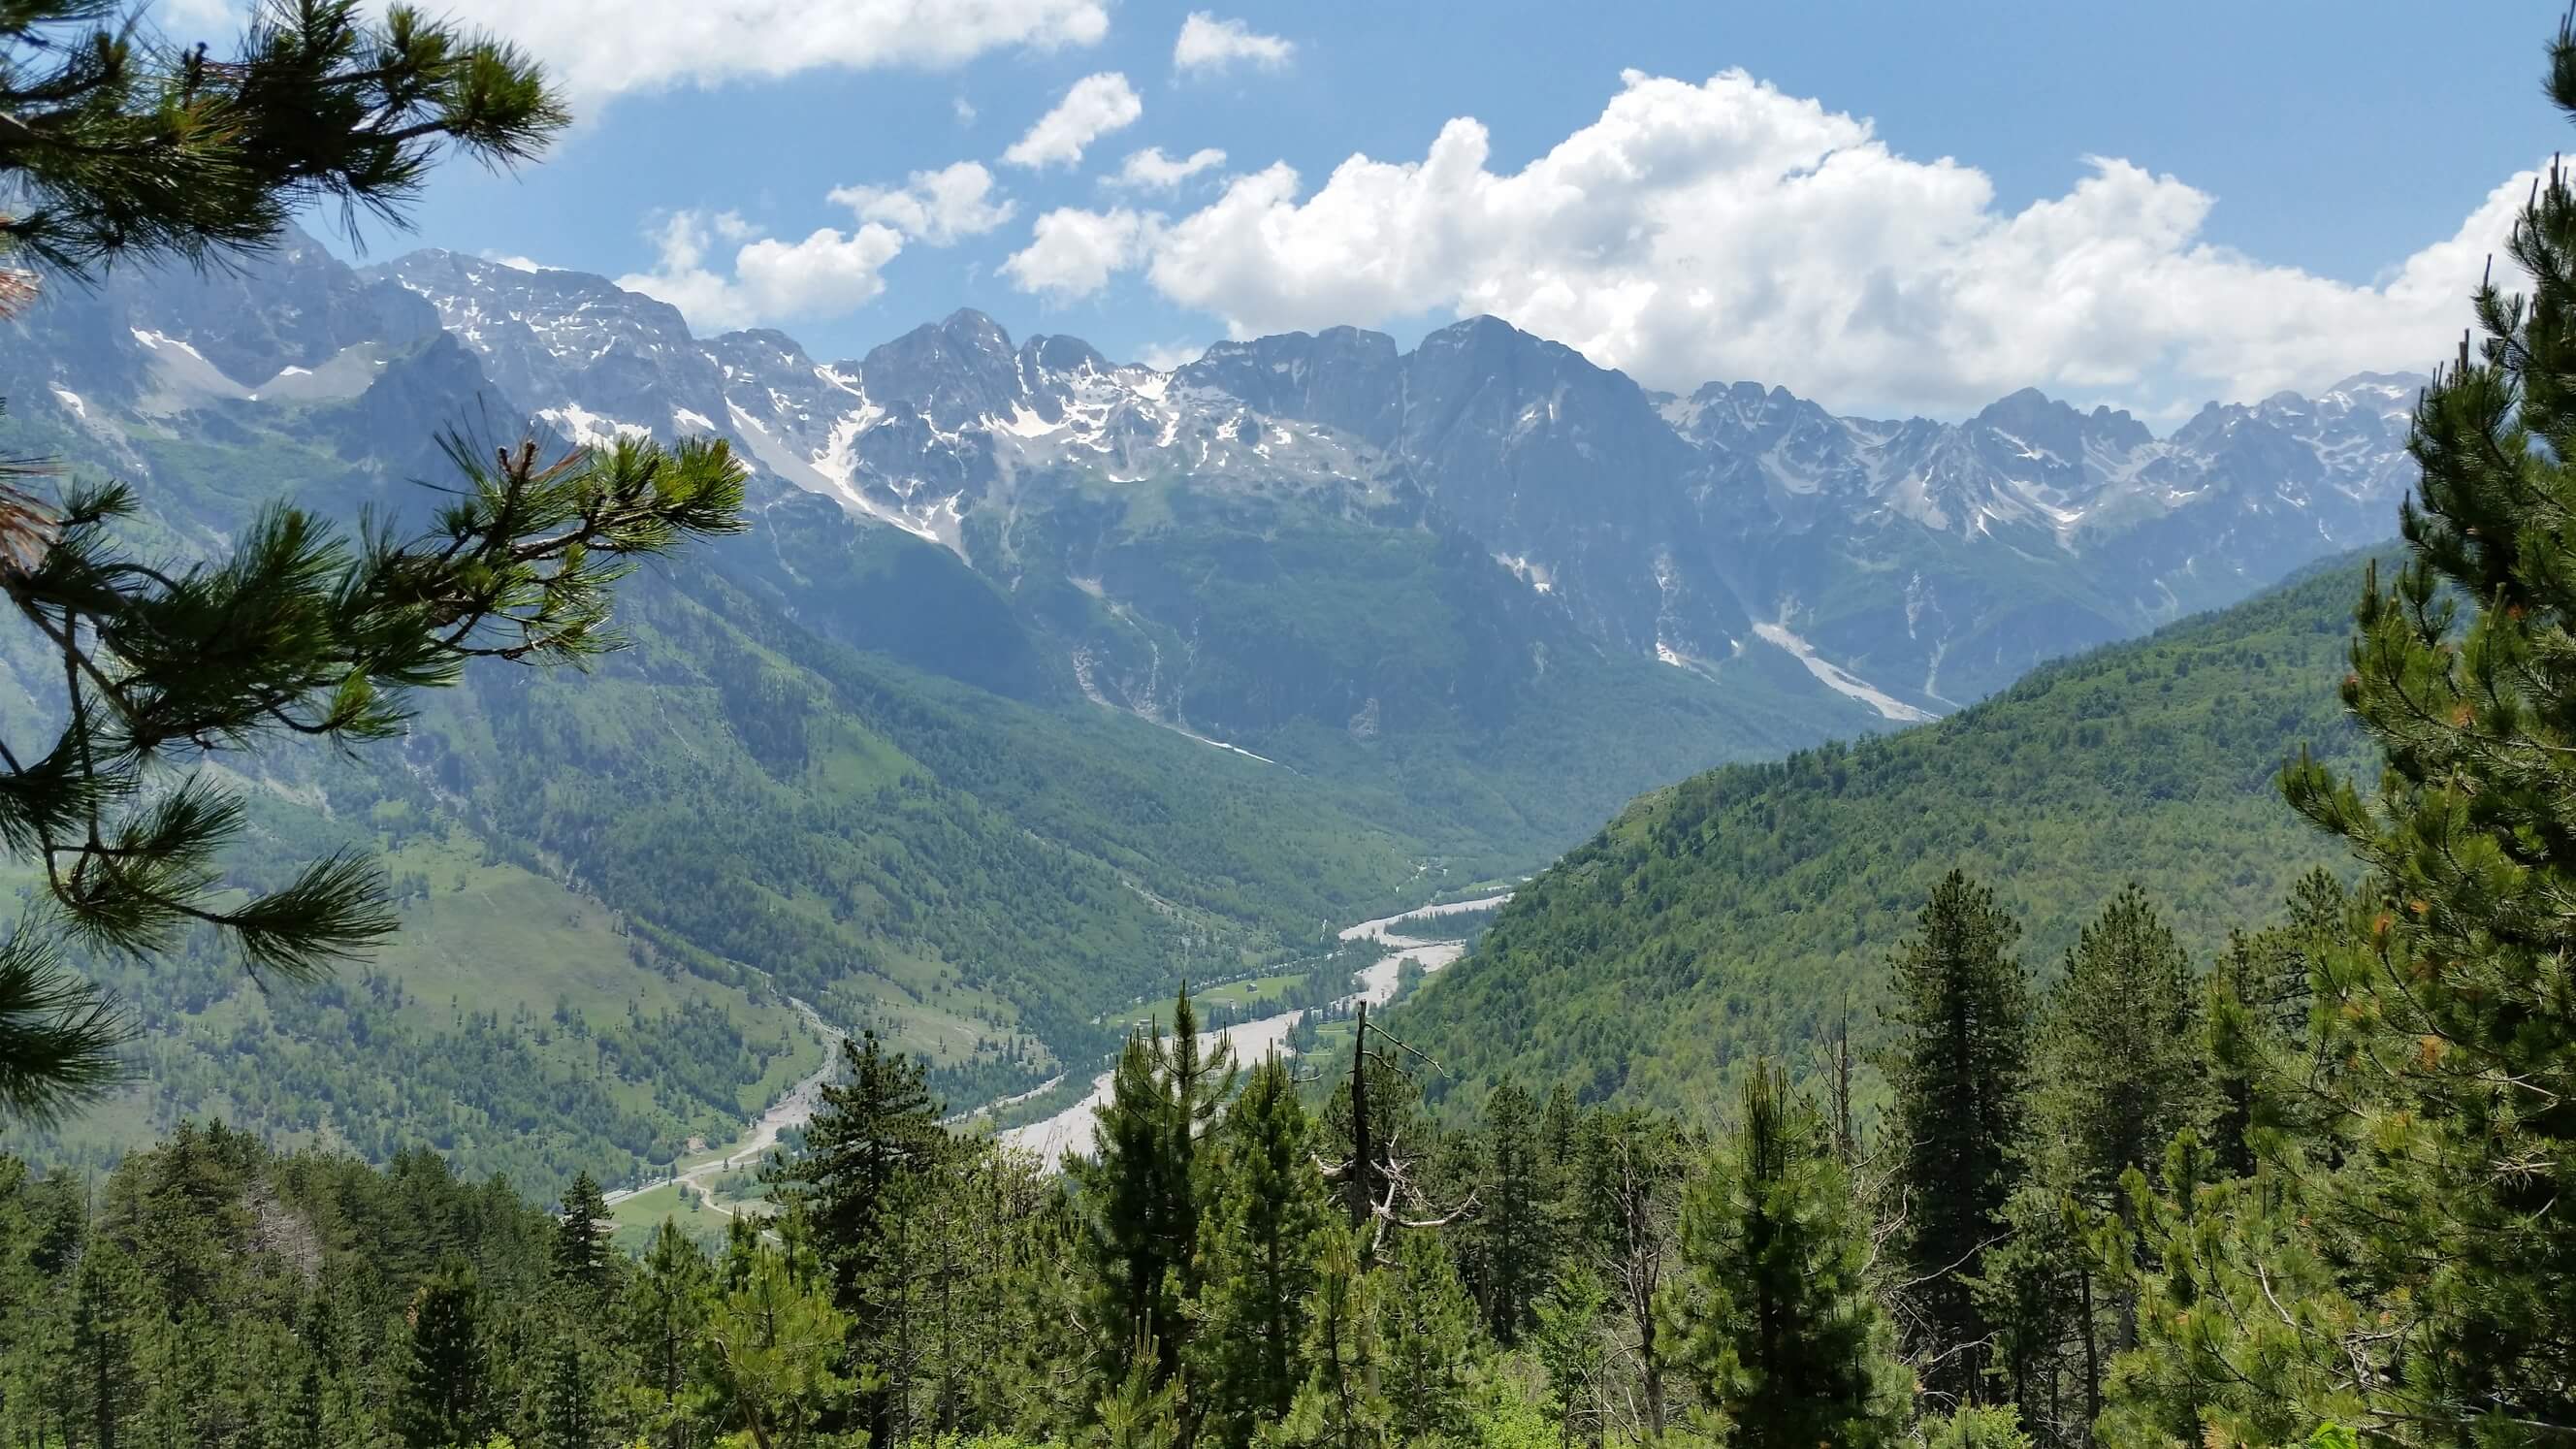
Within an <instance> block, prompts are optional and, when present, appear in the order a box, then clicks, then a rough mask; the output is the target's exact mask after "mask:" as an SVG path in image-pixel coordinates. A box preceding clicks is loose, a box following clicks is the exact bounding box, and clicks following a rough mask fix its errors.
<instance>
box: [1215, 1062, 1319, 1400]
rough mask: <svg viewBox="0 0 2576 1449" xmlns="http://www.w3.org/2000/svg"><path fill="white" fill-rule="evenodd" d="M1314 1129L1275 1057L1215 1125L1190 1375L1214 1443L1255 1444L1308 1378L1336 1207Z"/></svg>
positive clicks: (1253, 1076)
mask: <svg viewBox="0 0 2576 1449" xmlns="http://www.w3.org/2000/svg"><path fill="white" fill-rule="evenodd" d="M1311 1138H1312V1132H1311V1130H1310V1127H1309V1124H1308V1122H1307V1118H1306V1111H1305V1108H1304V1107H1303V1106H1302V1105H1300V1104H1299V1102H1298V1100H1297V1086H1296V1082H1295V1079H1294V1078H1293V1077H1291V1076H1290V1074H1289V1071H1288V1068H1287V1065H1286V1064H1285V1063H1283V1062H1282V1061H1280V1060H1279V1058H1278V1057H1276V1056H1272V1057H1270V1058H1269V1059H1267V1060H1266V1061H1264V1062H1263V1063H1262V1064H1261V1065H1260V1066H1258V1067H1255V1068H1254V1069H1253V1070H1252V1073H1251V1075H1250V1076H1249V1077H1247V1078H1246V1079H1245V1081H1244V1088H1243V1093H1242V1095H1241V1096H1240V1097H1238V1098H1237V1099H1236V1100H1235V1103H1234V1105H1233V1107H1232V1108H1231V1109H1230V1110H1229V1111H1228V1112H1227V1114H1226V1117H1225V1120H1224V1123H1223V1124H1222V1126H1220V1127H1219V1129H1218V1133H1217V1139H1218V1143H1219V1150H1218V1152H1217V1153H1216V1154H1214V1155H1213V1156H1212V1158H1211V1159H1210V1160H1211V1163H1212V1165H1213V1166H1214V1168H1215V1172H1214V1177H1215V1181H1214V1183H1213V1184H1212V1187H1211V1190H1210V1192H1209V1194H1208V1207H1207V1212H1206V1214H1205V1215H1204V1216H1203V1217H1202V1218H1201V1219H1200V1220H1199V1265H1200V1266H1199V1273H1200V1278H1201V1286H1200V1289H1199V1294H1198V1299H1197V1301H1196V1303H1195V1305H1194V1311H1193V1313H1192V1315H1191V1317H1192V1319H1193V1321H1194V1322H1195V1324H1196V1333H1195V1337H1194V1339H1193V1341H1192V1344H1191V1354H1192V1357H1193V1360H1194V1362H1195V1364H1196V1368H1195V1370H1194V1372H1193V1373H1192V1375H1191V1378H1192V1381H1193V1383H1194V1384H1195V1385H1196V1396H1197V1399H1198V1402H1199V1403H1200V1405H1201V1406H1202V1414H1203V1421H1202V1428H1201V1433H1202V1434H1204V1435H1210V1436H1212V1437H1213V1438H1214V1439H1215V1441H1216V1442H1217V1443H1219V1444H1223V1445H1228V1446H1239V1445H1248V1444H1250V1443H1251V1442H1252V1440H1253V1436H1254V1433H1255V1431H1257V1430H1258V1429H1259V1428H1260V1426H1261V1425H1263V1424H1264V1423H1270V1422H1275V1421H1277V1420H1278V1419H1280V1418H1282V1417H1284V1416H1285V1415H1286V1414H1287V1413H1288V1411H1289V1409H1290V1408H1291V1407H1293V1406H1294V1404H1295V1403H1296V1398H1297V1390H1298V1389H1299V1388H1300V1387H1301V1386H1302V1385H1303V1384H1304V1383H1305V1381H1306V1369H1307V1365H1306V1356H1305V1345H1304V1343H1303V1342H1302V1338H1303V1328H1304V1322H1305V1316H1306V1312H1307V1308H1308V1306H1309V1300H1310V1299H1311V1298H1312V1296H1313V1294H1314V1291H1315V1277H1316V1251H1317V1247H1318V1240H1317V1234H1319V1233H1320V1232H1322V1231H1323V1229H1324V1226H1325V1224H1326V1223H1327V1221H1328V1220H1329V1218H1330V1214H1331V1212H1332V1206H1333V1205H1332V1199H1331V1196H1330V1195H1329V1193H1328V1192H1327V1190H1326V1188H1325V1184H1324V1179H1323V1177H1322V1176H1321V1175H1320V1174H1318V1173H1317V1172H1316V1170H1315V1163H1314V1152H1313V1145H1312V1142H1311Z"/></svg>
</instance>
